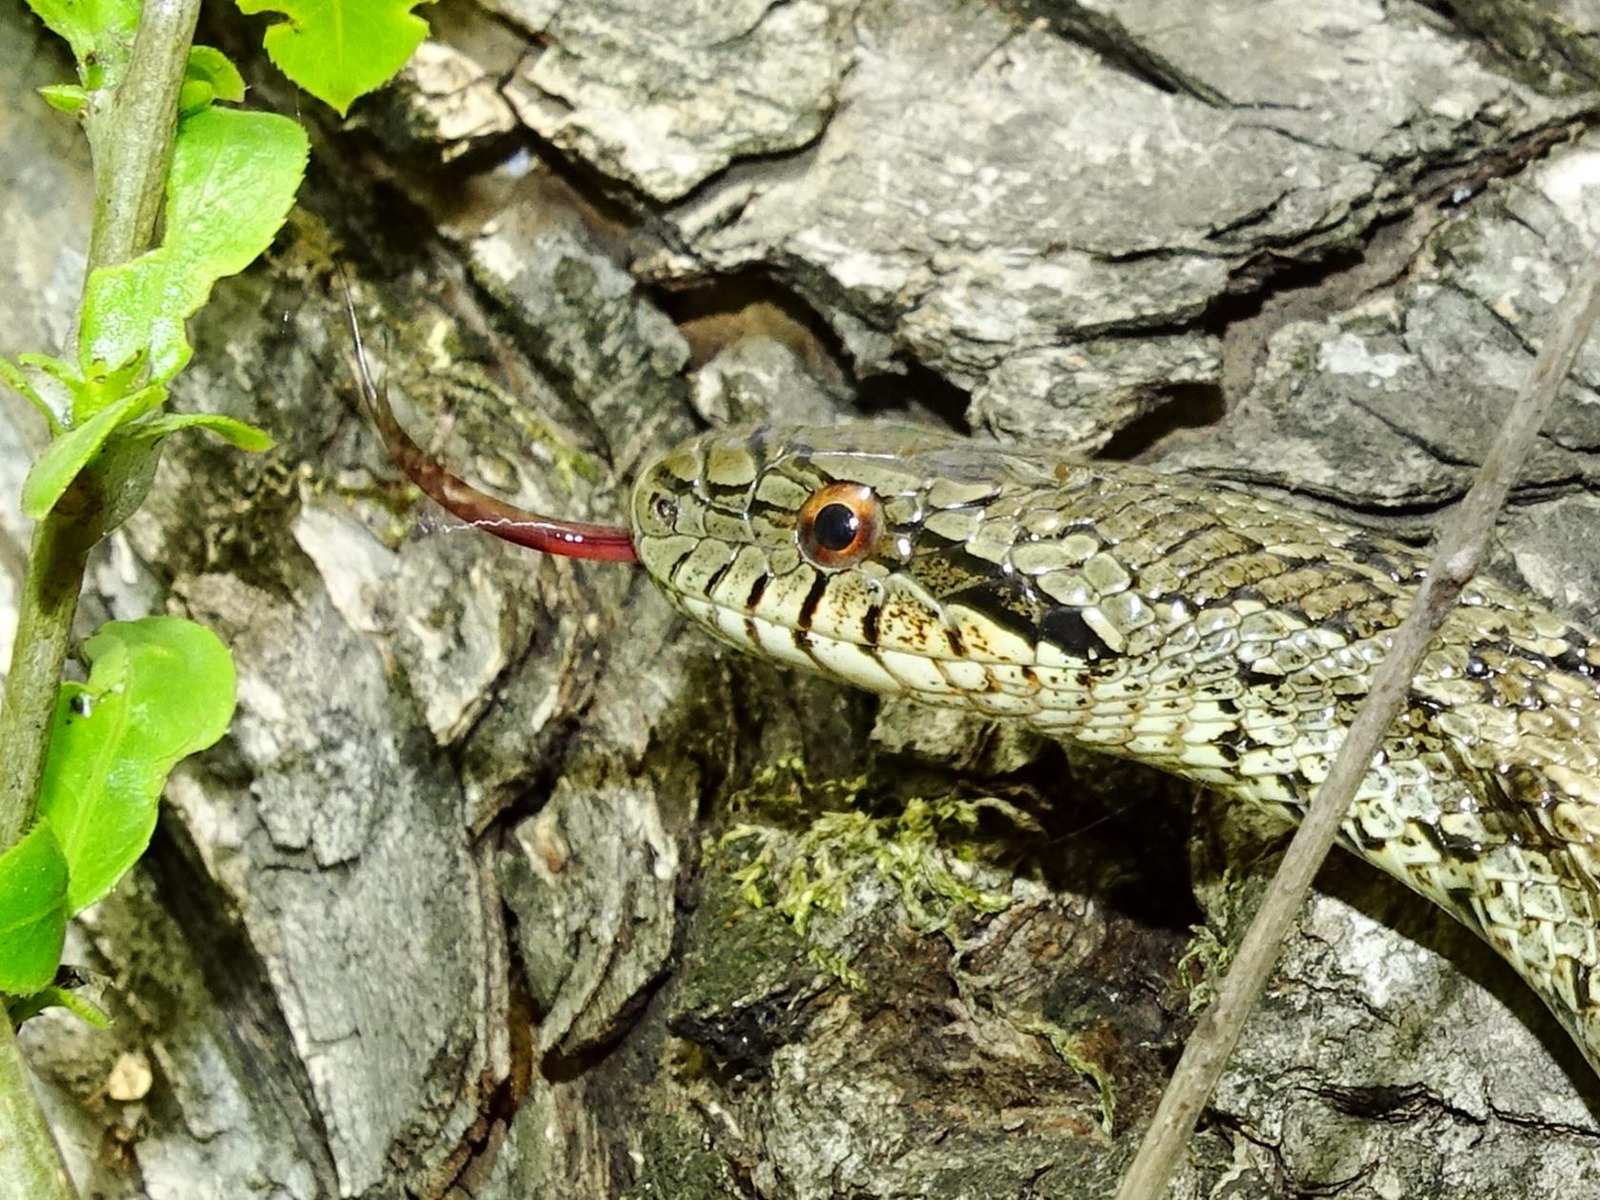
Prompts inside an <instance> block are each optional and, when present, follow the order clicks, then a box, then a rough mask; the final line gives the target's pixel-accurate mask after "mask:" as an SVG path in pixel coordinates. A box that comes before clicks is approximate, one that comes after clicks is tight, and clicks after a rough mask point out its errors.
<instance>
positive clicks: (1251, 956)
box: [1117, 260, 1600, 1200]
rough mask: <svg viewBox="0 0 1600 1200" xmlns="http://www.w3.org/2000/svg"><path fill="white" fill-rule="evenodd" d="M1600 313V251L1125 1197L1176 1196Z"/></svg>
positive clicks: (1398, 638) (1187, 1051)
mask: <svg viewBox="0 0 1600 1200" xmlns="http://www.w3.org/2000/svg"><path fill="white" fill-rule="evenodd" d="M1597 314H1600V260H1590V261H1588V262H1586V263H1585V264H1584V265H1583V267H1582V268H1581V269H1580V270H1579V271H1578V272H1577V274H1576V276H1575V277H1574V278H1573V281H1572V286H1571V289H1570V290H1569V291H1568V293H1567V295H1566V297H1565V298H1564V299H1563V301H1562V304H1561V308H1560V309H1559V310H1558V312H1557V314H1556V321H1555V328H1554V329H1553V330H1552V331H1551V333H1550V335H1549V337H1548V338H1547V339H1546V340H1545V343H1544V346H1543V348H1542V349H1541V351H1540V353H1539V356H1538V358H1537V359H1536V360H1535V361H1534V364H1533V372H1532V375H1531V376H1530V378H1529V380H1528V384H1527V387H1526V388H1525V390H1524V391H1523V393H1522V395H1520V396H1519V397H1518V398H1517V401H1516V403H1515V404H1513V405H1512V406H1511V411H1510V412H1509V413H1507V414H1506V419H1505V423H1504V424H1503V425H1502V426H1501V427H1500V432H1499V433H1498V435H1496V438H1495V442H1494V445H1493V446H1492V447H1491V449H1490V450H1489V453H1488V455H1487V456H1486V457H1485V458H1484V460H1483V467H1482V469H1481V470H1480V471H1479V472H1478V477H1477V479H1476V480H1475V481H1474V483H1473V485H1472V489H1471V490H1470V491H1469V492H1468V493H1467V495H1466V498H1465V499H1464V500H1463V501H1462V502H1461V505H1460V507H1459V508H1457V509H1456V511H1455V512H1454V513H1452V514H1451V516H1450V518H1449V520H1447V521H1446V522H1445V524H1444V525H1443V526H1442V527H1441V528H1440V530H1439V534H1438V540H1437V544H1436V548H1435V550H1434V555H1433V559H1432V561H1431V562H1430V563H1429V565H1428V575H1427V581H1426V582H1425V583H1424V584H1423V586H1422V588H1421V589H1420V590H1419V591H1418V593H1417V596H1416V599H1415V601H1414V602H1413V603H1412V607H1411V611H1410V612H1408V613H1407V614H1406V618H1405V620H1404V621H1402V622H1401V623H1400V627H1399V628H1398V629H1397V630H1396V631H1395V633H1394V638H1393V641H1392V642H1391V644H1390V647H1389V652H1388V654H1387V655H1386V656H1385V658H1384V661H1383V664H1382V666H1381V667H1380V668H1379V669H1378V671H1377V673H1376V675H1375V677H1374V679H1373V683H1372V691H1371V693H1370V694H1369V695H1368V696H1367V698H1366V701H1365V703H1363V704H1362V706H1361V709H1360V711H1359V712H1358V713H1357V714H1356V717H1355V720H1354V721H1353V722H1352V723H1351V726H1350V733H1349V736H1348V737H1347V738H1346V739H1345V742H1344V745H1343V746H1342V747H1341V749H1340V752H1339V755H1338V757H1337V758H1336V759H1335V760H1334V764H1333V768H1332V770H1330V771H1329V772H1328V777H1327V779H1326V780H1325V781H1324V782H1323V785H1322V787H1321V788H1320V789H1319V790H1318V791H1317V794H1316V796H1315V798H1314V799H1313V800H1312V802H1311V806H1310V808H1309V809H1308V811H1307V813H1306V818H1305V821H1304V822H1303V823H1302V824H1301V826H1300V829H1299V831H1298V832H1297V833H1296V834H1295V836H1294V840H1293V841H1292V842H1290V844H1289V849H1288V852H1287V853H1286V854H1285V855H1284V858H1283V865H1282V866H1280V867H1279V868H1278V873H1277V875H1276V876H1275V877H1274V878H1273V881H1272V884H1271V886H1270V887H1269V888H1268V890H1267V894H1266V896H1265V897H1264V898H1263V900H1262V903H1261V909H1260V911H1259V912H1258V913H1257V914H1256V917H1255V919H1254V921H1252V922H1251V924H1250V928H1249V930H1248V931H1247V932H1246V933H1245V936H1244V941H1243V942H1241V943H1240V946H1239V951H1238V953H1237V954H1236V955H1235V957H1234V961H1233V966H1232V967H1231V968H1230V970H1229V971H1228V974H1227V976H1226V977H1225V978H1224V979H1223V981H1222V984H1221V986H1220V987H1219V988H1218V993H1217V998H1216V1001H1215V1003H1213V1004H1212V1006H1211V1007H1210V1008H1209V1009H1208V1010H1207V1011H1206V1013H1205V1015H1204V1016H1203V1017H1202V1018H1201V1019H1200V1023H1199V1024H1198V1025H1197V1026H1196V1027H1195V1031H1194V1033H1193V1034H1192V1035H1191V1036H1190V1038H1189V1042H1188V1044H1187V1045H1186V1046H1185V1047H1184V1050H1183V1057H1182V1058H1181V1059H1180V1060H1179V1062H1178V1067H1177V1070H1176V1071H1175V1072H1174V1073H1173V1076H1172V1079H1171V1081H1170V1082H1169V1083H1168V1084H1167V1090H1166V1092H1165V1093H1164V1094H1163V1095H1162V1097H1161V1103H1160V1104H1159V1105H1158V1106H1157V1108H1156V1114H1155V1117H1154V1119H1153V1120H1152V1121H1151V1123H1150V1128H1149V1129H1148V1130H1147V1131H1146V1132H1145V1137H1144V1141H1143V1143H1141V1145H1140V1147H1139V1153H1138V1154H1137V1156H1135V1158H1134V1160H1133V1165H1132V1166H1131V1167H1129V1169H1128V1173H1127V1175H1126V1176H1124V1177H1123V1180H1122V1186H1121V1187H1120V1188H1119V1189H1118V1191H1117V1200H1156V1198H1157V1197H1160V1196H1163V1195H1165V1194H1166V1189H1167V1184H1168V1182H1169V1181H1170V1179H1171V1177H1172V1171H1173V1169H1174V1167H1175V1166H1176V1164H1177V1160H1178V1155H1179V1154H1180V1153H1182V1151H1183V1149H1184V1147H1185V1146H1187V1145H1188V1143H1189V1137H1190V1135H1191V1134H1192V1133H1193V1132H1194V1126H1195V1122H1196V1121H1197V1120H1198V1119H1199V1117H1200V1112H1201V1110H1202V1109H1203V1108H1204V1106H1205V1104H1206V1102H1207V1100H1209V1099H1210V1097H1211V1092H1212V1090H1213V1089H1214V1088H1215V1087H1216V1085H1217V1080H1218V1079H1219V1078H1220V1077H1221V1075H1222V1068H1223V1067H1224V1066H1225V1065H1226V1063H1227V1060H1228V1056H1229V1055H1230V1054H1232V1053H1233V1048H1234V1047H1235V1046H1236V1045H1237V1044H1238V1041H1239V1035H1240V1033H1241V1031H1242V1030H1243V1028H1244V1022H1245V1019H1246V1018H1247V1017H1248V1016H1249V1015H1250V1010H1251V1009H1252V1008H1253V1007H1254V1006H1255V1002H1256V1000H1257V998H1258V997H1259V996H1260V995H1261V992H1262V990H1263V989H1264V988H1265V987H1266V983H1267V977H1268V975H1269V974H1270V973H1271V971H1272V968H1273V966H1274V964H1276V962H1277V960H1278V954H1279V952H1280V951H1281V949H1282V946H1283V940H1284V938H1285V936H1286V935H1287V934H1288V932H1289V928H1290V926H1291V925H1292V924H1293V923H1294V920H1295V918H1296V916H1297V915H1298V914H1299V912H1300V909H1301V907H1302V906H1303V905H1304V904H1305V899H1306V894H1307V893H1308V892H1309V891H1310V890H1311V880H1312V877H1313V876H1315V875H1316V873H1317V869H1318V868H1319V867H1320V866H1321V865H1322V860H1323V859H1325V858H1326V857H1327V856H1328V851H1329V850H1330V849H1331V848H1332V846H1333V843H1334V839H1335V838H1336V837H1337V836H1338V833H1339V827H1340V825H1341V824H1343V822H1344V819H1345V816H1346V814H1347V813H1348V812H1349V811H1350V803H1351V801H1352V800H1353V799H1354V798H1355V794H1356V789H1357V788H1358V787H1359V786H1360V784H1361V780H1362V778H1363V777H1364V776H1365V775H1366V773H1367V768H1368V767H1369V766H1370V765H1371V763H1372V759H1373V756H1374V755H1375V754H1376V753H1377V752H1378V748H1379V746H1380V745H1381V743H1382V741H1383V736H1384V733H1385V731H1386V730H1387V729H1388V727H1389V725H1390V723H1391V722H1392V721H1393V720H1394V718H1395V717H1396V715H1398V713H1399V712H1400V710H1401V708H1402V707H1404V705H1405V702H1406V698H1407V696H1408V694H1409V693H1410V690H1411V680H1412V678H1413V677H1414V676H1415V675H1416V671H1417V666H1418V664H1419V663H1420V662H1421V661H1422V656H1423V654H1424V653H1426V651H1427V649H1428V644H1429V643H1430V642H1431V641H1432V640H1433V635H1434V633H1435V632H1437V630H1438V628H1439V626H1440V625H1441V624H1443V622H1444V619H1445V617H1446V616H1447V615H1448V614H1449V612H1450V610H1451V608H1453V607H1454V605H1455V602H1456V598H1457V597H1458V596H1460V594H1461V589H1462V588H1463V587H1465V586H1466V584H1467V583H1468V581H1470V580H1471V579H1472V577H1473V576H1474V575H1475V574H1476V573H1477V571H1478V567H1479V565H1480V564H1481V563H1482V561H1483V555H1484V552H1485V550H1486V549H1487V547H1488V545H1489V538H1490V536H1491V535H1492V533H1493V531H1494V522H1495V517H1496V515H1497V514H1498V513H1499V511H1500V508H1501V506H1502V505H1503V504H1504V503H1505V499H1506V495H1507V494H1508V493H1509V492H1510V490H1511V484H1512V482H1513V481H1514V480H1515V479H1516V477H1517V473H1518V471H1519V470H1520V469H1521V466H1522V462H1523V459H1525V458H1526V457H1527V454H1528V451H1529V449H1530V448H1531V447H1532V445H1533V441H1534V438H1535V437H1537V436H1538V433H1539V430H1540V428H1541V427H1542V426H1543V425H1544V422H1545V417H1546V415H1547V414H1548V413H1549V410H1550V406H1551V404H1552V403H1553V402H1554V400H1555V396H1556V391H1557V390H1558V388H1559V387H1560V385H1561V382H1562V381H1563V380H1564V379H1565V378H1566V377H1567V374H1568V373H1569V372H1570V371H1571V370H1572V364H1573V362H1574V361H1575V360H1576V358H1577V356H1578V351H1579V350H1580V349H1581V348H1582V346H1583V343H1584V342H1585V340H1587V338H1588V336H1589V330H1590V328H1591V327H1592V326H1593V324H1594V322H1595V318H1596V316H1597Z"/></svg>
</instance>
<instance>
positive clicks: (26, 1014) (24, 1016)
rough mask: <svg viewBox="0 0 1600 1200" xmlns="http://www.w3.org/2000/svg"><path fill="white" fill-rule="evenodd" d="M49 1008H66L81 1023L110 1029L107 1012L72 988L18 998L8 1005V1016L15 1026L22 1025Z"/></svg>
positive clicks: (38, 992)
mask: <svg viewBox="0 0 1600 1200" xmlns="http://www.w3.org/2000/svg"><path fill="white" fill-rule="evenodd" d="M47 1008H64V1009H66V1010H67V1011H68V1012H69V1013H71V1014H72V1015H73V1016H75V1017H77V1018H78V1019H79V1020H80V1021H87V1022H88V1023H89V1024H90V1025H93V1026H94V1027H95V1028H96V1029H108V1028H110V1026H111V1018H110V1017H108V1016H107V1015H106V1013H105V1010H104V1009H103V1008H101V1007H100V1006H99V1005H98V1004H96V1003H95V1002H94V1001H93V1000H90V999H89V998H88V997H86V996H82V995H80V994H78V993H77V992H75V991H73V990H72V989H71V988H64V987H57V986H55V985H54V984H52V985H51V986H50V987H47V988H42V989H40V990H39V991H37V992H34V993H32V994H31V995H27V996H18V997H17V998H16V999H14V1000H12V1001H11V1002H10V1003H9V1004H7V1005H6V1016H8V1017H10V1018H11V1024H12V1025H13V1026H16V1025H21V1024H22V1023H23V1022H24V1021H26V1020H28V1019H29V1018H31V1017H36V1016H38V1015H39V1014H40V1013H42V1012H43V1011H44V1010H45V1009H47Z"/></svg>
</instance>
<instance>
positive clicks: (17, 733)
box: [0, 0, 200, 853]
mask: <svg viewBox="0 0 1600 1200" xmlns="http://www.w3.org/2000/svg"><path fill="white" fill-rule="evenodd" d="M199 15H200V0H146V3H145V5H144V10H143V15H142V16H141V18H140V27H139V33H138V36H137V37H136V38H135V40H134V44H133V51H132V54H131V55H130V56H129V59H128V69H127V74H126V75H125V76H124V78H123V79H122V81H121V83H120V84H119V86H118V87H117V89H116V94H115V96H114V97H109V98H107V102H106V103H105V104H104V106H103V107H95V108H92V109H91V111H90V112H88V113H87V114H86V115H85V127H86V132H87V134H88V136H89V139H90V148H91V150H92V151H93V154H94V162H95V177H96V195H97V200H96V208H95V220H94V229H93V231H92V232H91V234H90V240H89V246H90V250H89V262H88V266H87V270H86V273H85V279H87V278H89V276H90V275H92V273H93V272H94V271H95V270H96V269H98V268H101V267H109V266H115V265H117V264H118V263H122V262H126V261H128V260H130V259H132V258H134V257H136V256H137V255H139V254H142V253H143V252H144V251H146V250H148V249H150V248H151V247H152V246H153V245H154V244H155V237H156V228H157V219H158V217H159V216H160V211H161V198H162V195H163V190H164V187H165V181H166V173H167V165H168V163H169V162H170V161H171V159H172V139H173V131H174V129H175V127H176V123H177V113H178V93H179V91H180V89H181V88H182V86H183V78H184V63H185V61H186V60H187V58H188V54H189V43H190V41H191V39H192V38H193V36H194V27H195V22H196V21H197V20H198V19H199ZM88 499H90V500H91V501H92V502H95V503H98V504H99V505H101V506H104V507H105V508H109V507H110V506H111V502H112V501H111V498H110V497H90V498H88ZM86 524H87V525H91V526H92V525H93V524H94V522H93V521H92V520H87V521H86V520H85V518H84V517H83V516H81V515H78V514H77V513H76V512H74V510H73V508H72V506H67V507H66V508H64V509H62V510H60V511H58V512H53V513H51V515H50V516H48V517H46V518H45V519H44V520H42V521H40V522H39V524H38V525H37V526H36V527H35V529H34V533H33V547H32V550H31V553H30V558H29V561H28V574H27V577H26V579H25V580H24V583H23V592H22V597H21V604H20V610H19V613H18V618H17V633H16V639H15V642H14V645H15V647H16V649H15V651H14V654H13V658H12V662H11V668H10V670H9V672H8V673H7V675H6V687H5V705H4V707H3V708H0V746H3V747H4V748H5V753H4V754H0V853H3V852H4V851H5V850H7V849H9V848H10V847H11V846H12V845H14V844H15V843H16V842H17V840H18V839H19V838H20V837H21V836H22V835H23V833H24V832H26V830H27V828H28V826H29V825H30V824H31V823H32V821H33V812H34V805H35V803H36V802H37V799H38V795H39V780H40V777H41V776H42V774H43V772H44V763H45V756H46V754H47V753H48V751H49V749H50V726H51V718H52V715H53V714H54V712H55V702H56V690H57V688H58V687H59V685H60V682H61V668H62V665H63V664H64V663H65V662H66V658H67V650H68V648H69V646H70V644H71V638H72V619H73V616H74V615H75V614H76V612H77V610H78V594H79V592H80V591H81V589H82V587H83V573H84V567H85V564H86V562H87V559H88V554H89V551H90V549H92V548H93V546H94V543H95V541H96V540H98V535H97V534H96V533H95V532H94V531H93V529H92V528H85V525H86Z"/></svg>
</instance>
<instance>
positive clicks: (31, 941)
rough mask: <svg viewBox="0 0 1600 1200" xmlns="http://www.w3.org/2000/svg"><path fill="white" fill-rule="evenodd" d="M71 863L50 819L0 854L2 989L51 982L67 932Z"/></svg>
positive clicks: (31, 988)
mask: <svg viewBox="0 0 1600 1200" xmlns="http://www.w3.org/2000/svg"><path fill="white" fill-rule="evenodd" d="M66 900H67V862H66V859H65V857H63V855H62V851H61V845H60V843H59V842H58V841H57V840H56V837H55V832H54V831H53V830H52V829H51V827H50V822H49V821H39V822H38V823H37V824H35V825H34V827H33V828H32V829H31V830H29V831H28V833H27V835H26V836H25V837H24V838H23V839H22V840H21V841H20V842H18V843H17V844H16V845H15V846H13V847H11V849H9V850H7V851H6V852H5V853H4V854H0V992H10V993H13V994H16V995H26V994H28V993H30V992H37V991H38V990H39V989H41V988H43V987H46V986H48V985H49V983H50V981H51V980H53V979H54V978H55V977H56V964H58V963H59V962H60V961H61V944H62V941H63V940H64V939H65V937H66V934H67V907H66Z"/></svg>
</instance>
